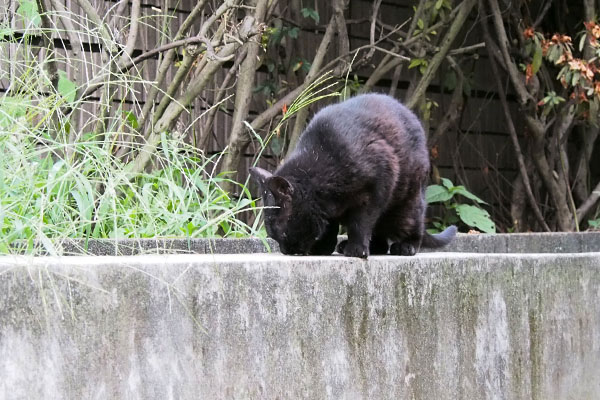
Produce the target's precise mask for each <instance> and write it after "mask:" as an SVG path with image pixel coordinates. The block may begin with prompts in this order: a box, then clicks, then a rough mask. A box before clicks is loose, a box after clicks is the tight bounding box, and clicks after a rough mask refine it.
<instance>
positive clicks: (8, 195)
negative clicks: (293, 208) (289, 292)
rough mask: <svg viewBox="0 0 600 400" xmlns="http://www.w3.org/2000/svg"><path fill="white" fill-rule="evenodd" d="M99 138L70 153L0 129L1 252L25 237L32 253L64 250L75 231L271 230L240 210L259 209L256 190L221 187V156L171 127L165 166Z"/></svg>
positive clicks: (96, 234)
mask: <svg viewBox="0 0 600 400" xmlns="http://www.w3.org/2000/svg"><path fill="white" fill-rule="evenodd" d="M93 139H94V138H93V137H89V138H88V140H86V141H80V142H78V143H77V144H75V145H73V146H72V150H73V151H72V152H71V154H72V156H71V157H64V154H65V153H66V152H65V151H64V150H65V148H66V147H67V146H65V145H64V144H63V143H61V142H57V141H50V140H42V139H40V137H39V136H36V135H32V134H31V132H26V133H22V134H19V133H16V132H10V131H7V130H1V131H0V148H3V149H4V152H3V156H2V157H1V158H0V252H2V253H10V252H11V251H12V247H13V245H14V244H16V243H20V244H21V245H22V244H23V243H24V244H25V249H26V252H27V253H33V254H36V253H39V252H44V253H50V254H56V253H59V250H58V248H57V247H56V246H55V244H54V243H55V242H56V240H58V241H60V240H61V239H67V238H86V239H100V238H151V237H188V238H195V237H215V236H223V237H245V236H250V235H254V236H260V237H264V233H263V230H262V229H261V226H260V225H258V222H257V223H255V224H254V225H248V224H246V223H245V222H243V221H242V220H241V219H240V218H239V217H240V214H241V213H244V212H249V211H251V212H257V210H258V209H257V208H256V205H255V203H254V202H253V200H252V199H251V196H250V193H249V192H248V190H247V189H246V188H245V187H244V186H242V185H240V190H241V193H242V196H240V197H239V198H234V197H231V196H230V195H229V194H228V193H227V192H225V191H224V190H223V189H222V188H221V184H222V183H223V182H224V181H226V180H228V178H227V177H226V176H222V175H219V174H216V173H215V172H214V165H215V161H216V160H215V157H217V156H213V157H204V156H202V154H201V153H199V152H198V151H197V150H196V149H194V148H192V147H190V146H189V145H186V144H185V143H183V142H181V141H178V140H175V139H169V138H167V136H166V135H163V140H162V143H161V148H160V150H159V152H158V153H157V154H156V155H155V156H156V158H157V164H159V165H160V168H158V169H156V170H154V171H151V172H143V173H138V174H132V173H130V172H128V170H127V167H126V164H124V163H123V162H121V161H120V160H119V159H117V158H116V157H114V156H113V155H112V154H111V152H110V151H107V150H106V149H104V147H105V146H104V145H105V143H104V141H94V140H93ZM256 221H258V219H256ZM51 239H55V240H51Z"/></svg>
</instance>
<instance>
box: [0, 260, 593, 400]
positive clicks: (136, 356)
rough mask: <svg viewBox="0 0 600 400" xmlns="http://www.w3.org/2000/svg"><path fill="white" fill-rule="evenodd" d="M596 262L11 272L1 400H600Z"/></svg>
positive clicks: (4, 301)
mask: <svg viewBox="0 0 600 400" xmlns="http://www.w3.org/2000/svg"><path fill="white" fill-rule="evenodd" d="M598 371H600V254H599V253H582V254H565V255H560V254H545V255H543V254H536V255H492V254H449V253H429V254H420V255H417V256H416V257H408V258H401V257H372V258H370V259H369V260H368V261H363V260H358V259H347V258H342V257H285V256H281V255H276V254H271V255H257V254H240V255H214V256H213V255H170V256H158V255H155V256H138V257H87V258H86V257H63V258H50V257H48V258H15V257H3V258H0V398H1V399H125V398H126V399H544V400H545V399H578V400H579V399H598V398H600V379H598Z"/></svg>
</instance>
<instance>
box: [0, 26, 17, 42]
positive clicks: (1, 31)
mask: <svg viewBox="0 0 600 400" xmlns="http://www.w3.org/2000/svg"><path fill="white" fill-rule="evenodd" d="M14 33H15V31H14V30H13V29H11V28H8V27H3V28H0V40H3V39H4V38H5V37H9V38H10V37H12V36H13V35H14Z"/></svg>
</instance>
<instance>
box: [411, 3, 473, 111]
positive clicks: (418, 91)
mask: <svg viewBox="0 0 600 400" xmlns="http://www.w3.org/2000/svg"><path fill="white" fill-rule="evenodd" d="M476 1H477V0H466V1H463V2H462V3H461V5H460V6H459V7H460V11H459V13H458V14H457V16H456V19H454V21H452V25H451V26H450V28H449V29H448V32H447V33H446V35H445V37H444V39H443V40H442V44H441V46H440V49H439V51H438V52H437V53H436V54H435V55H434V56H433V58H432V59H431V61H430V62H429V64H427V69H426V70H425V73H424V74H423V77H422V78H421V79H420V80H419V83H418V84H417V87H416V88H415V90H414V92H413V93H412V96H411V97H410V99H408V101H407V102H406V106H407V107H408V108H411V109H413V108H414V107H415V106H416V105H417V104H418V103H419V101H420V99H421V97H423V96H424V95H425V91H426V90H427V87H428V86H429V83H431V81H432V79H433V77H434V75H435V73H436V72H437V70H438V68H439V67H440V65H441V63H442V61H443V60H444V59H445V58H446V55H447V54H448V51H449V50H450V45H451V44H452V42H454V39H455V38H456V36H458V33H459V32H460V30H461V29H462V27H463V25H464V23H465V21H466V19H467V17H468V16H469V14H470V13H471V9H472V8H473V6H475V3H476Z"/></svg>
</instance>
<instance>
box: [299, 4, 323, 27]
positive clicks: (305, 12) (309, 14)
mask: <svg viewBox="0 0 600 400" xmlns="http://www.w3.org/2000/svg"><path fill="white" fill-rule="evenodd" d="M300 12H301V13H302V16H303V17H304V18H312V19H313V20H314V21H315V23H317V24H318V23H319V12H318V11H317V10H315V9H313V8H308V7H306V8H303V9H302V10H300Z"/></svg>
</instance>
